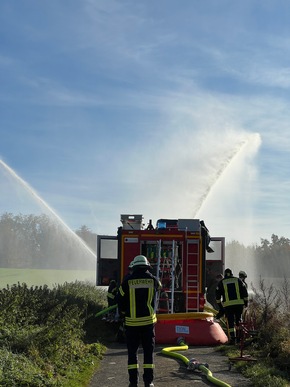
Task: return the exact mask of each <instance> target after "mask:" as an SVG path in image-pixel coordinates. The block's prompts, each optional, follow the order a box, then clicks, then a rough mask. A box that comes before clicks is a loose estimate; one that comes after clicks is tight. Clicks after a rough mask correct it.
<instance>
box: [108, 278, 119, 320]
mask: <svg viewBox="0 0 290 387" xmlns="http://www.w3.org/2000/svg"><path fill="white" fill-rule="evenodd" d="M117 292H118V286H117V282H116V281H115V280H111V281H110V283H109V287H108V292H107V301H108V307H110V306H113V305H116V304H117V299H116V295H117ZM106 320H107V321H109V322H113V321H115V320H117V316H116V312H115V311H114V310H113V311H110V312H109V313H108V315H107V318H106Z"/></svg>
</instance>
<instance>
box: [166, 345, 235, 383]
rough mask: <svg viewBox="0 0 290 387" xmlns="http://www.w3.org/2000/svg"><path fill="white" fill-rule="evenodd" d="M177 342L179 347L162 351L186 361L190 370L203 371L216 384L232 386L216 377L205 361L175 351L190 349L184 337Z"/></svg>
mask: <svg viewBox="0 0 290 387" xmlns="http://www.w3.org/2000/svg"><path fill="white" fill-rule="evenodd" d="M177 344H178V345H179V346H178V347H177V346H176V347H167V348H163V349H162V351H161V353H162V354H163V355H166V356H171V357H174V358H176V359H180V360H182V361H183V362H184V363H185V365H186V366H187V369H188V370H190V371H195V370H198V371H202V372H203V373H204V374H205V375H206V378H207V380H208V381H210V382H212V383H213V384H215V385H216V386H222V387H231V386H230V385H229V384H227V383H225V382H223V381H221V380H219V379H217V378H215V377H214V376H213V375H212V372H211V371H210V370H209V368H208V364H207V363H205V364H202V363H199V362H198V361H197V360H196V359H190V360H189V359H188V358H187V357H186V356H184V355H182V354H180V353H177V352H174V351H182V350H187V349H188V345H187V344H185V343H184V340H183V338H179V339H178V340H177Z"/></svg>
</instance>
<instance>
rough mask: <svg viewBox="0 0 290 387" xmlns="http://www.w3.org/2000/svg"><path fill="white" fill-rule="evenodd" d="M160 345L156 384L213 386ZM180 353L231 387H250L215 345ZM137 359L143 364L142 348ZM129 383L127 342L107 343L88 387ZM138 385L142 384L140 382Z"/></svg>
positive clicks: (119, 386)
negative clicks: (206, 367)
mask: <svg viewBox="0 0 290 387" xmlns="http://www.w3.org/2000/svg"><path fill="white" fill-rule="evenodd" d="M163 348H164V346H158V345H156V349H155V379H154V385H155V387H189V386H191V387H192V385H196V386H214V385H216V384H213V383H212V382H209V381H208V380H207V378H206V375H205V374H204V373H202V372H200V371H190V370H188V369H187V367H186V365H185V364H184V362H183V361H181V360H179V359H176V358H173V357H169V356H165V355H163V354H161V350H162V349H163ZM179 353H180V354H182V355H184V356H185V357H186V358H188V359H192V358H195V359H196V360H197V361H198V362H200V363H203V364H205V363H207V364H208V369H209V370H210V371H211V373H212V376H213V377H215V378H217V379H218V380H220V381H222V382H224V383H227V384H228V385H229V386H231V387H251V386H252V384H251V383H250V381H249V380H248V379H246V378H245V377H243V376H242V375H241V374H240V373H238V372H237V371H236V370H235V369H234V368H231V370H230V369H229V361H228V358H227V357H226V356H224V355H223V354H222V353H220V352H218V351H216V349H215V348H214V347H189V349H188V350H186V351H180V352H179ZM139 361H140V364H141V365H142V361H143V359H142V350H140V351H139ZM128 385H129V383H128V374H127V349H126V345H125V344H120V343H110V344H109V348H108V350H107V352H106V353H105V355H104V358H103V360H102V361H101V364H100V368H99V370H98V371H97V372H96V374H95V375H94V377H93V379H92V381H91V384H90V387H125V386H128ZM139 385H140V386H143V382H142V383H139Z"/></svg>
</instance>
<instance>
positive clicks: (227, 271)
mask: <svg viewBox="0 0 290 387" xmlns="http://www.w3.org/2000/svg"><path fill="white" fill-rule="evenodd" d="M232 275H233V272H232V271H231V269H226V270H225V277H231V276H232Z"/></svg>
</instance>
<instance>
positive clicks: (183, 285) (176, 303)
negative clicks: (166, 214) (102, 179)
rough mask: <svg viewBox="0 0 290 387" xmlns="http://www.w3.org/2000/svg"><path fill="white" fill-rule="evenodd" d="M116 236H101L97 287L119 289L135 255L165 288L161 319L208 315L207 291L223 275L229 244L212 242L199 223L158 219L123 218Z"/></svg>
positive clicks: (211, 238) (188, 220)
mask: <svg viewBox="0 0 290 387" xmlns="http://www.w3.org/2000/svg"><path fill="white" fill-rule="evenodd" d="M121 223H122V226H120V227H119V228H118V232H117V235H115V236H108V235H98V238H97V285H103V286H106V285H108V284H109V281H110V280H111V279H115V280H116V281H117V282H118V283H121V281H122V278H123V277H124V276H125V275H126V274H127V273H128V268H129V264H130V262H131V261H132V260H133V259H134V257H135V256H136V255H139V254H142V255H145V256H146V257H147V258H148V260H149V262H150V264H151V266H152V273H153V274H154V275H156V276H157V277H158V278H159V279H160V281H161V284H162V291H161V292H160V295H159V303H158V306H157V313H190V312H202V311H203V310H204V303H205V299H204V294H205V291H206V287H207V286H209V283H210V281H211V280H212V279H213V278H215V277H216V275H217V274H220V273H223V271H224V251H225V239H224V238H223V237H211V236H210V234H209V230H208V229H207V227H206V225H205V223H204V222H203V221H202V220H199V219H158V220H157V222H156V226H153V224H152V221H151V220H149V223H148V225H147V226H145V225H144V223H143V216H142V215H121Z"/></svg>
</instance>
